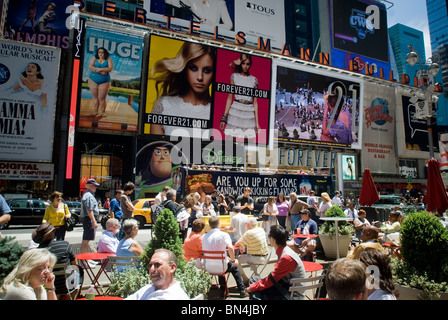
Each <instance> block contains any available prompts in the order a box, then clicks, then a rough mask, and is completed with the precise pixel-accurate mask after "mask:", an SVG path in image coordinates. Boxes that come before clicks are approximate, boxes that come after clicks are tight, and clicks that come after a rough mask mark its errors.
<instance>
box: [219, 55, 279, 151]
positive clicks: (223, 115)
mask: <svg viewBox="0 0 448 320" xmlns="http://www.w3.org/2000/svg"><path fill="white" fill-rule="evenodd" d="M270 86H271V59H268V58H263V57H259V56H254V55H250V54H247V53H241V52H237V51H230V50H223V49H218V53H217V66H216V86H215V95H214V102H215V104H214V111H215V114H214V117H213V128H214V129H215V130H217V131H215V136H214V138H215V139H218V140H224V139H235V140H237V141H239V140H240V141H242V139H248V140H249V141H253V142H257V143H259V144H266V143H267V142H268V134H269V110H270V98H271V93H270Z"/></svg>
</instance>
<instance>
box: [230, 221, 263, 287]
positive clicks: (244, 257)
mask: <svg viewBox="0 0 448 320" xmlns="http://www.w3.org/2000/svg"><path fill="white" fill-rule="evenodd" d="M246 228H247V231H246V232H245V233H244V234H243V236H242V237H241V239H239V240H238V242H237V243H236V244H235V247H236V248H238V249H239V250H240V255H239V256H238V261H239V264H238V270H239V271H240V274H241V276H242V278H243V280H244V283H249V278H248V277H247V276H246V274H245V272H244V269H243V268H242V267H241V264H243V263H248V264H249V267H250V269H251V270H252V271H253V272H254V274H255V275H256V276H259V274H258V265H261V264H265V263H266V260H267V259H268V253H269V249H268V242H267V240H266V232H265V231H264V229H263V228H261V227H259V226H258V221H257V219H256V218H254V217H250V218H248V219H247V221H246Z"/></svg>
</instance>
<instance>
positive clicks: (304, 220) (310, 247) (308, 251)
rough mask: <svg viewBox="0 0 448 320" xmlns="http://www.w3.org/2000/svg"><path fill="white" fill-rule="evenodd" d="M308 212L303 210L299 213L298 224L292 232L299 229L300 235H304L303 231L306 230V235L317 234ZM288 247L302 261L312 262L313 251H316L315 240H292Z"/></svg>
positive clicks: (315, 224) (314, 223) (315, 226)
mask: <svg viewBox="0 0 448 320" xmlns="http://www.w3.org/2000/svg"><path fill="white" fill-rule="evenodd" d="M310 216H311V214H310V211H309V210H308V209H303V210H302V211H300V218H301V220H299V222H298V223H297V225H296V226H295V228H294V229H293V230H297V229H300V234H303V235H305V233H304V230H308V234H317V231H318V228H317V223H316V222H315V221H314V220H313V219H310ZM288 246H289V247H290V248H291V249H293V250H294V251H295V252H296V253H297V254H299V255H300V256H301V258H302V260H303V261H313V260H314V259H313V251H314V250H315V249H316V240H314V239H311V238H294V239H293V240H292V241H290V242H288Z"/></svg>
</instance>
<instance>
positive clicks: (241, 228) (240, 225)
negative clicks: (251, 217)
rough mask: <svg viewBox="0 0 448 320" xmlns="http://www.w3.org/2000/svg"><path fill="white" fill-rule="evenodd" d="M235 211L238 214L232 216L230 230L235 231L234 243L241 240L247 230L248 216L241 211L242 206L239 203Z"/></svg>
mask: <svg viewBox="0 0 448 320" xmlns="http://www.w3.org/2000/svg"><path fill="white" fill-rule="evenodd" d="M233 211H234V212H235V213H236V214H235V215H234V216H233V217H232V220H230V227H229V232H233V240H232V243H235V242H237V241H238V240H240V239H241V237H242V236H243V234H244V233H245V232H246V231H247V227H246V221H247V216H246V215H245V214H244V213H242V212H241V208H240V206H238V205H236V206H234V207H233ZM231 238H232V237H231Z"/></svg>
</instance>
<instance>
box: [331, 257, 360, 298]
mask: <svg viewBox="0 0 448 320" xmlns="http://www.w3.org/2000/svg"><path fill="white" fill-rule="evenodd" d="M366 278H367V276H366V268H365V267H364V266H363V264H362V263H361V262H360V261H359V260H353V259H348V258H341V259H338V260H336V261H335V262H333V263H332V264H331V265H330V267H329V268H328V272H327V275H326V276H325V286H326V289H327V293H328V297H329V298H330V300H365V291H366Z"/></svg>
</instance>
